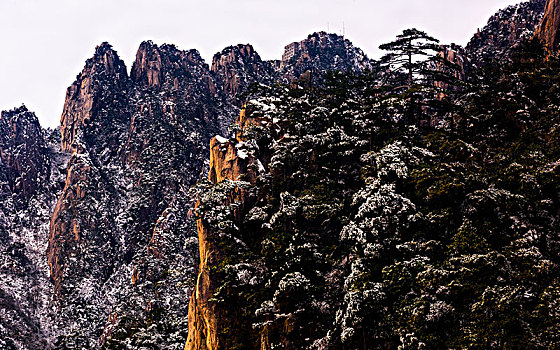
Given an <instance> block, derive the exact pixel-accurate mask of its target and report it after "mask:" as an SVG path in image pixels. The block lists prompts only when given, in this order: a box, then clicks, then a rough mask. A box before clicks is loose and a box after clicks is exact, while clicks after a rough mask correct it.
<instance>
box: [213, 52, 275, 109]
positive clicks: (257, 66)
mask: <svg viewBox="0 0 560 350" xmlns="http://www.w3.org/2000/svg"><path fill="white" fill-rule="evenodd" d="M211 70H212V72H213V73H214V74H216V75H218V76H219V77H220V81H221V83H222V86H223V89H224V92H225V93H226V94H228V95H230V96H232V97H234V98H235V99H237V100H239V97H240V94H241V93H243V92H245V90H246V89H247V87H248V86H249V84H250V83H252V82H255V81H257V80H263V79H264V77H265V76H267V75H270V67H269V65H268V64H266V63H265V62H263V61H262V59H261V57H260V56H259V54H258V53H257V52H256V51H255V49H254V48H253V46H251V45H249V44H246V45H242V44H240V45H237V46H230V47H228V48H226V49H224V50H223V51H222V52H220V53H217V54H216V55H214V58H213V59H212V67H211Z"/></svg>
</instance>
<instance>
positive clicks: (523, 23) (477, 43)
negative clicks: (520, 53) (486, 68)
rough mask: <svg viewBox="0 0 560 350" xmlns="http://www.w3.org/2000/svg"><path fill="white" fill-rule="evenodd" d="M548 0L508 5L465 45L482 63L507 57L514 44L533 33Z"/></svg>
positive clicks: (476, 59) (472, 55)
mask: <svg viewBox="0 0 560 350" xmlns="http://www.w3.org/2000/svg"><path fill="white" fill-rule="evenodd" d="M545 4H546V0H530V1H527V2H522V3H520V4H518V5H512V6H508V7H507V8H505V9H503V10H500V11H498V12H497V13H496V14H495V15H493V16H492V17H490V19H489V20H488V23H487V24H486V26H485V27H484V28H482V29H480V30H478V32H477V33H476V34H475V35H474V36H473V37H472V39H471V40H470V41H469V43H468V44H467V46H466V52H467V54H468V56H469V58H470V59H471V61H472V63H473V64H474V65H475V66H478V67H480V66H482V65H484V64H485V63H489V62H492V61H495V60H498V61H501V60H507V59H508V58H509V56H510V54H511V50H512V49H513V48H515V47H516V46H518V45H519V44H520V43H521V42H523V41H525V40H528V39H530V38H531V37H532V36H533V35H534V33H535V30H536V29H537V26H538V25H539V24H540V22H541V20H542V18H543V15H544V10H545Z"/></svg>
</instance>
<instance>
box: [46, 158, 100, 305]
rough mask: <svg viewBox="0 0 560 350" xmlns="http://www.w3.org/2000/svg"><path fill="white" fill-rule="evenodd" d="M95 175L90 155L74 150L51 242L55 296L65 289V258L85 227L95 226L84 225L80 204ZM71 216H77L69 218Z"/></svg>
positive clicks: (51, 269) (57, 207)
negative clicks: (90, 179)
mask: <svg viewBox="0 0 560 350" xmlns="http://www.w3.org/2000/svg"><path fill="white" fill-rule="evenodd" d="M90 176H91V166H90V164H88V161H87V160H86V158H85V157H84V156H82V155H79V154H77V153H74V155H73V156H72V158H71V159H70V161H69V163H68V174H67V177H66V184H65V186H64V190H63V192H62V194H61V196H60V198H59V200H58V203H57V204H56V207H55V209H54V212H53V215H52V217H51V223H50V235H49V245H48V248H47V258H48V263H49V267H50V275H51V280H52V281H53V284H54V295H55V297H56V296H57V294H58V292H59V291H60V288H61V282H62V279H63V275H64V265H65V260H66V259H67V258H68V257H69V255H71V254H72V253H71V252H72V249H73V247H75V246H76V245H77V244H78V243H79V241H80V239H81V238H82V237H81V226H82V225H87V226H89V227H92V226H93V223H92V222H88V221H85V220H87V219H86V218H83V219H84V221H85V222H83V223H82V225H80V223H79V222H78V221H77V220H76V219H77V218H78V217H79V209H78V206H79V204H80V200H82V199H83V198H84V197H85V196H86V187H87V186H88V179H89V178H90ZM69 216H71V217H72V218H73V219H70V220H69V218H68V217H69Z"/></svg>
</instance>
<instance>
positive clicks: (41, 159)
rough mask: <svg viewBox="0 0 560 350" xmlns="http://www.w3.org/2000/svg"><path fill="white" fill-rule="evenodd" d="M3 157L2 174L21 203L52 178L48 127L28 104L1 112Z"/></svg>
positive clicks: (0, 154)
mask: <svg viewBox="0 0 560 350" xmlns="http://www.w3.org/2000/svg"><path fill="white" fill-rule="evenodd" d="M0 161H1V164H2V165H3V166H2V169H0V171H1V172H2V173H3V174H2V177H3V178H4V179H5V181H7V186H8V187H9V189H8V190H9V191H10V192H11V193H13V194H14V195H15V198H14V200H15V203H16V205H17V206H18V207H21V206H25V205H26V204H27V202H28V201H29V199H30V198H31V197H32V196H33V195H35V194H36V193H37V190H38V189H39V188H40V187H41V186H42V183H44V182H46V181H48V177H49V175H50V174H49V172H50V166H51V164H50V162H51V160H50V158H49V154H48V150H47V144H46V141H45V135H44V131H43V130H42V128H41V126H40V125H39V121H38V120H37V117H36V116H35V115H34V114H33V113H31V112H29V111H28V110H27V108H26V107H25V106H22V107H20V108H16V109H14V110H11V111H8V112H2V114H1V115H0Z"/></svg>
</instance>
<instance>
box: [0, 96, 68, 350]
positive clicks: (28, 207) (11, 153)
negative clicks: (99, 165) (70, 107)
mask: <svg viewBox="0 0 560 350" xmlns="http://www.w3.org/2000/svg"><path fill="white" fill-rule="evenodd" d="M59 143H60V137H59V131H58V130H45V129H42V128H41V127H40V125H39V122H38V120H37V117H36V116H35V114H34V113H32V112H30V111H28V110H27V108H26V107H25V106H22V107H19V108H15V109H13V110H11V111H6V112H2V114H1V115H0V310H1V311H0V348H2V349H43V348H50V347H51V346H52V342H53V340H54V337H55V334H56V323H55V322H53V320H54V318H55V314H54V313H53V310H52V308H51V307H50V301H51V286H50V283H49V280H48V268H47V265H46V261H45V255H44V253H45V249H46V242H47V241H48V221H49V216H50V214H51V213H52V210H53V207H54V205H55V203H56V198H57V196H58V195H59V193H60V190H61V185H62V184H63V183H64V180H63V178H62V174H63V173H64V168H65V163H66V161H67V157H66V156H64V155H63V154H60V153H59V152H58V149H59Z"/></svg>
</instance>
